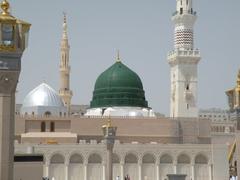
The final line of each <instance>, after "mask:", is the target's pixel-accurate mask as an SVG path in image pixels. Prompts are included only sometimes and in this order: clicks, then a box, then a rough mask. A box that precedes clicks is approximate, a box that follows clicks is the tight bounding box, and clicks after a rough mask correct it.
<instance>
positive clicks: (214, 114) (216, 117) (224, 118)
mask: <svg viewBox="0 0 240 180" xmlns="http://www.w3.org/2000/svg"><path fill="white" fill-rule="evenodd" d="M199 118H207V119H210V120H211V121H212V122H228V121H230V113H229V111H228V110H223V109H219V108H210V109H200V110H199Z"/></svg>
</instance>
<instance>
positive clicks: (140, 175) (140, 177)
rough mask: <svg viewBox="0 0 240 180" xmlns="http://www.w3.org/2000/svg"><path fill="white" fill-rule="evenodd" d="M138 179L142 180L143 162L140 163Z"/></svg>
mask: <svg viewBox="0 0 240 180" xmlns="http://www.w3.org/2000/svg"><path fill="white" fill-rule="evenodd" d="M138 179H139V180H142V163H140V162H139V163H138Z"/></svg>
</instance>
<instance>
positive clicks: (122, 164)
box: [120, 162, 124, 180]
mask: <svg viewBox="0 0 240 180" xmlns="http://www.w3.org/2000/svg"><path fill="white" fill-rule="evenodd" d="M120 173H121V174H120V178H121V180H124V162H121V163H120Z"/></svg>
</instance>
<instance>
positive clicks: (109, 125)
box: [102, 116, 112, 128]
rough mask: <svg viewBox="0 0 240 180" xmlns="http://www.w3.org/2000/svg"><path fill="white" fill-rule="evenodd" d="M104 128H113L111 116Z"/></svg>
mask: <svg viewBox="0 0 240 180" xmlns="http://www.w3.org/2000/svg"><path fill="white" fill-rule="evenodd" d="M102 127H103V128H109V127H112V120H111V118H110V116H109V118H108V121H107V124H105V125H103V126H102Z"/></svg>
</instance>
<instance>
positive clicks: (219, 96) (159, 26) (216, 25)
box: [10, 0, 240, 115]
mask: <svg viewBox="0 0 240 180" xmlns="http://www.w3.org/2000/svg"><path fill="white" fill-rule="evenodd" d="M10 2H11V6H12V14H13V15H14V16H16V17H19V18H21V19H24V20H26V21H28V22H30V23H32V28H31V32H30V39H29V48H28V49H27V50H26V51H25V53H24V56H23V58H22V72H21V77H20V81H19V84H18V91H19V92H18V94H17V102H18V103H21V102H22V100H23V98H24V96H26V95H27V93H28V92H29V91H30V90H32V89H33V88H35V87H36V86H37V85H39V84H40V83H41V82H43V80H45V81H46V82H47V83H48V84H49V85H50V86H52V87H53V88H54V89H56V90H58V87H59V72H58V66H59V60H60V40H61V34H62V19H63V17H62V12H63V11H65V12H67V15H68V28H69V39H70V45H71V57H70V58H71V67H72V73H71V88H72V90H73V93H74V96H73V103H74V104H89V102H90V100H91V98H92V91H93V87H94V83H95V80H96V78H97V76H98V75H99V74H100V73H101V72H102V71H104V70H105V69H106V68H108V67H109V66H111V65H112V64H113V63H114V62H115V56H116V51H117V50H118V49H119V50H120V52H121V58H122V61H123V63H125V64H126V65H128V66H129V67H130V68H131V69H132V70H134V71H135V72H136V73H138V74H139V76H140V77H141V79H142V81H143V85H144V89H145V91H146V98H147V100H148V102H149V105H150V106H151V107H153V109H154V110H155V111H158V112H162V113H165V114H167V115H168V114H169V94H170V93H169V90H170V86H169V84H170V83H169V82H170V80H169V65H168V63H167V60H166V55H167V52H168V51H170V50H172V49H173V24H172V22H171V20H170V18H171V14H172V13H173V12H174V11H175V0H50V1H49V0H41V1H35V0H34V1H33V0H20V1H19V0H18V1H17V0H15V1H13V0H11V1H10ZM239 7H240V1H239V0H194V10H196V11H197V12H198V16H199V17H198V20H197V23H196V26H195V47H197V48H199V49H200V50H201V54H202V60H201V62H200V64H199V107H200V108H210V107H220V108H227V100H226V96H225V93H224V92H225V90H226V89H229V88H231V87H233V86H234V85H235V81H236V73H237V70H238V68H240V58H239V52H240V10H239Z"/></svg>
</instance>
